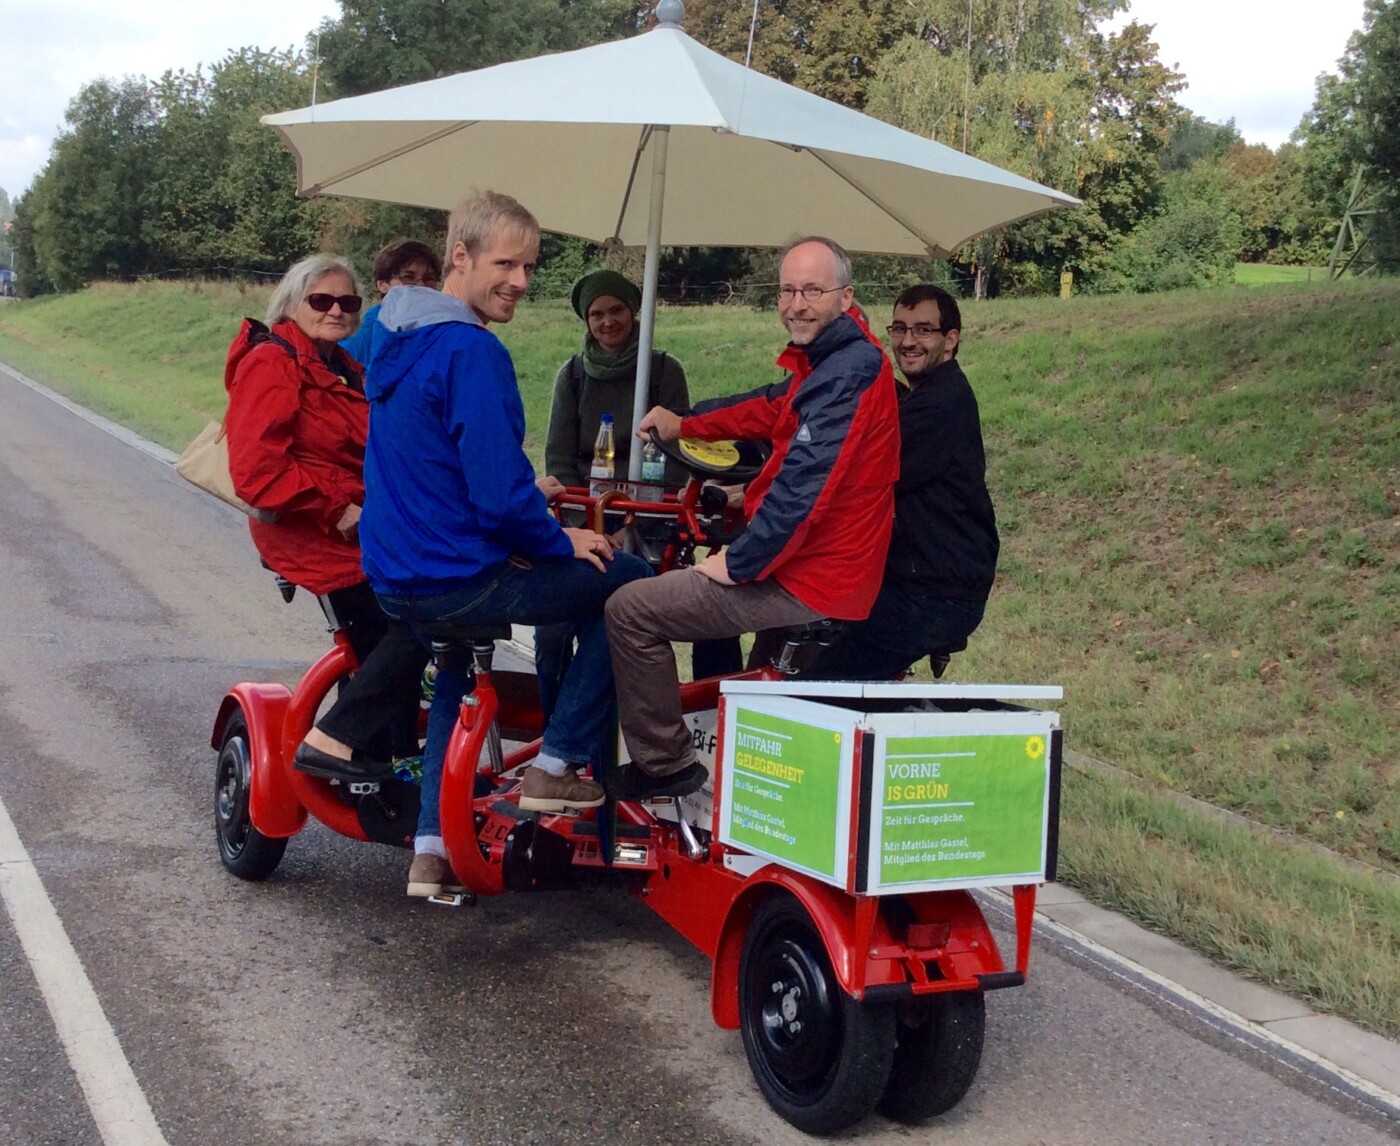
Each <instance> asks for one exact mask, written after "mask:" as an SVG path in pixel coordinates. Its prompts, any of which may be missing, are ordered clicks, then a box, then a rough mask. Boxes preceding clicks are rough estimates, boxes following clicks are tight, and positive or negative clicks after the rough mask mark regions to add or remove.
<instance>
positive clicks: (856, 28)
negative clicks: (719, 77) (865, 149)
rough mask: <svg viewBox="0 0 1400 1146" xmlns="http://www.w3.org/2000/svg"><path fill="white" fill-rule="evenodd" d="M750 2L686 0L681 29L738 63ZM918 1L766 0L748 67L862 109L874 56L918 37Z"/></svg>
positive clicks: (876, 60)
mask: <svg viewBox="0 0 1400 1146" xmlns="http://www.w3.org/2000/svg"><path fill="white" fill-rule="evenodd" d="M752 16H753V6H752V5H751V4H748V3H736V2H735V0H693V2H691V3H688V4H686V16H685V28H686V31H687V32H688V33H689V34H690V35H691V36H693V37H694V38H695V39H696V40H699V41H700V42H701V43H702V44H704V45H705V46H706V47H707V48H710V49H711V50H713V51H716V52H719V53H720V54H721V55H725V56H728V57H729V58H730V59H733V60H740V61H742V60H743V59H745V57H746V55H747V53H748V46H749V24H750V20H751V18H752ZM921 20H922V14H921V11H920V5H918V4H911V3H909V2H908V0H769V2H766V3H764V4H762V5H761V6H760V8H759V13H758V23H757V24H756V25H755V26H754V38H753V58H752V61H751V62H752V64H753V66H754V67H755V68H757V69H758V70H759V71H761V72H764V73H765V74H767V75H770V76H774V77H775V78H777V79H780V80H782V81H783V82H784V83H790V84H795V85H796V86H798V87H800V88H803V89H805V90H806V91H810V92H814V93H816V94H817V95H819V96H822V97H823V98H825V99H830V100H835V101H836V102H837V103H840V104H845V105H846V106H847V107H854V108H857V109H859V108H863V107H864V106H865V102H866V97H867V91H868V88H869V85H870V81H871V79H872V78H873V77H874V75H875V69H876V66H877V65H878V63H879V61H880V58H881V57H882V56H883V55H884V54H885V53H886V52H887V51H889V49H890V48H891V47H892V46H893V45H894V44H896V43H897V42H899V41H900V40H901V39H903V38H904V37H906V36H915V35H918V34H919V32H920V30H921V27H922V24H921Z"/></svg>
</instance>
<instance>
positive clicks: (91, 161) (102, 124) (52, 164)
mask: <svg viewBox="0 0 1400 1146" xmlns="http://www.w3.org/2000/svg"><path fill="white" fill-rule="evenodd" d="M65 118H66V120H67V123H68V127H67V129H66V130H65V131H64V132H63V134H62V135H60V136H59V138H58V139H57V140H56V141H55V142H54V145H53V151H52V153H51V155H50V158H49V162H48V164H47V166H46V167H45V168H44V170H43V172H41V174H40V175H39V177H38V178H37V179H36V180H35V183H34V186H33V187H32V188H31V189H30V193H29V194H27V195H26V196H25V199H26V201H30V205H31V208H32V211H33V214H32V216H29V218H28V220H27V223H28V225H29V226H31V227H32V231H31V232H30V233H31V234H32V239H33V252H34V260H35V269H36V270H37V271H39V272H40V277H41V278H42V279H43V280H44V281H47V282H51V283H52V284H53V286H54V288H56V289H58V290H75V289H77V288H78V287H81V286H82V285H84V284H85V283H87V282H88V281H90V280H91V279H93V278H99V277H103V276H112V275H132V274H137V273H140V272H142V271H144V270H145V269H146V268H147V265H148V262H149V253H150V241H149V233H148V230H147V228H146V226H145V219H144V216H143V203H144V201H145V193H146V187H147V183H148V176H149V171H150V152H151V147H152V141H153V138H154V134H155V131H156V127H157V122H156V117H155V115H154V113H153V109H152V106H151V103H150V100H149V99H148V98H147V89H146V83H145V81H144V80H141V79H132V78H128V79H125V80H122V81H117V82H114V81H110V80H105V79H100V80H95V81H93V82H92V83H90V84H87V85H86V86H84V87H83V88H82V90H81V91H80V92H79V93H78V95H77V96H76V97H75V98H74V99H73V101H72V102H71V103H70V104H69V105H68V111H67V113H66V116H65Z"/></svg>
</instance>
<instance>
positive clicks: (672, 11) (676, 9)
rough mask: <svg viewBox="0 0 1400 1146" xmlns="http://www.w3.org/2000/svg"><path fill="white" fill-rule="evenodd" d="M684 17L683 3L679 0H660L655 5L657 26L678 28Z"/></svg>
mask: <svg viewBox="0 0 1400 1146" xmlns="http://www.w3.org/2000/svg"><path fill="white" fill-rule="evenodd" d="M684 19H685V5H684V4H682V3H681V0H661V3H659V4H658V5H657V6H656V24H657V27H660V28H665V27H672V28H679V27H680V26H681V21H682V20H684Z"/></svg>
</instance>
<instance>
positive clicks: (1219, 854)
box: [0, 281, 1400, 1036]
mask: <svg viewBox="0 0 1400 1146" xmlns="http://www.w3.org/2000/svg"><path fill="white" fill-rule="evenodd" d="M265 297H266V296H265V294H264V293H261V292H253V291H249V292H248V293H247V294H243V293H242V292H239V291H237V290H236V289H235V288H231V287H201V288H192V287H180V286H141V287H122V288H114V287H107V288H95V289H93V290H90V291H87V292H83V293H82V294H79V295H76V296H70V297H66V298H59V299H52V300H45V301H41V302H34V303H23V304H17V305H13V306H10V307H6V308H4V309H0V359H4V360H5V361H8V362H10V363H12V364H13V365H15V366H17V367H19V368H20V369H23V370H26V371H27V372H29V373H31V374H33V375H35V376H36V377H39V378H41V379H42V380H44V381H47V382H49V383H50V384H53V385H55V386H58V387H59V388H61V389H63V390H64V391H65V392H67V393H69V394H71V395H73V396H74V397H75V398H77V399H78V400H80V401H83V402H85V403H87V404H89V405H92V406H94V407H96V408H98V409H101V410H102V411H103V412H104V413H107V414H108V415H109V416H113V417H116V418H118V419H119V420H121V421H124V422H127V423H129V424H131V425H133V426H135V427H136V428H138V429H140V430H142V431H143V432H145V433H148V434H151V435H152V436H154V437H156V438H158V439H159V440H161V441H164V442H165V443H166V444H167V445H171V446H173V447H176V448H178V447H179V446H180V445H182V444H183V443H184V442H185V441H186V440H187V439H188V438H189V437H191V436H192V435H193V434H194V432H195V431H196V430H197V429H198V428H199V426H201V425H202V424H203V423H204V421H205V420H206V419H207V418H208V417H210V416H215V415H218V414H219V413H221V412H222V406H223V396H222V387H221V385H220V380H221V378H222V357H223V353H224V349H225V347H226V345H227V342H228V338H229V337H230V335H231V333H232V330H233V329H234V326H235V319H236V316H237V315H238V314H240V313H244V312H249V311H251V312H252V313H257V312H259V311H260V309H261V307H262V304H263V300H264V298H265ZM964 317H965V332H964V333H965V350H964V352H963V354H962V359H963V362H964V365H965V367H966V369H967V371H968V373H969V375H970V377H971V379H972V381H973V385H974V386H975V387H976V389H977V391H978V395H979V398H980V401H981V404H982V410H983V419H984V427H985V432H986V437H987V446H988V454H989V458H990V465H991V471H992V475H991V478H992V485H993V495H994V497H995V498H996V501H997V505H998V510H999V515H1000V519H1001V524H1002V533H1003V556H1002V563H1001V572H1000V575H999V577H998V581H997V588H996V590H995V592H994V594H993V598H992V603H991V607H990V609H989V611H988V616H987V620H986V622H985V623H984V625H983V627H982V629H981V630H980V631H979V633H978V635H977V637H976V638H975V639H974V641H973V643H972V647H971V649H969V651H968V652H967V653H965V654H963V655H962V656H961V657H959V658H958V661H956V662H955V664H954V672H955V674H956V675H957V676H958V677H959V678H961V679H987V680H1024V681H1046V680H1049V681H1055V682H1058V683H1061V684H1063V685H1064V686H1065V691H1066V701H1065V703H1064V706H1063V711H1064V714H1065V722H1066V728H1067V733H1068V742H1069V744H1070V745H1071V746H1072V747H1074V748H1077V749H1078V750H1079V751H1081V752H1084V753H1086V754H1088V755H1090V756H1093V757H1098V758H1100V759H1103V760H1106V761H1110V762H1112V763H1113V764H1114V765H1116V766H1117V767H1118V768H1119V769H1122V770H1123V771H1125V772H1126V773H1128V774H1129V776H1128V777H1127V778H1124V777H1122V776H1118V775H1115V774H1113V773H1101V772H1097V771H1093V772H1087V773H1086V772H1082V771H1071V772H1069V773H1068V774H1067V776H1066V783H1065V802H1064V833H1063V837H1062V838H1063V848H1062V873H1063V875H1064V877H1065V878H1066V880H1067V881H1068V882H1071V883H1073V884H1075V885H1076V886H1079V887H1081V888H1082V889H1084V890H1085V891H1086V892H1088V893H1089V894H1090V895H1092V896H1093V897H1094V898H1095V899H1096V900H1098V901H1100V902H1102V903H1105V904H1107V905H1109V906H1113V907H1116V908H1118V909H1121V910H1123V911H1126V912H1127V913H1129V914H1131V915H1133V916H1135V917H1137V918H1139V919H1141V920H1143V921H1145V922H1146V923H1148V924H1150V925H1151V926H1153V927H1155V928H1157V929H1159V930H1161V931H1164V932H1166V933H1168V934H1171V935H1174V936H1177V937H1179V938H1182V939H1184V940H1185V941H1187V942H1189V943H1191V944H1193V945H1194V946H1196V947H1197V948H1199V949H1200V950H1202V951H1204V952H1206V953H1208V954H1210V955H1212V956H1213V957H1215V958H1217V959H1218V960H1220V961H1221V962H1223V963H1225V964H1226V965H1228V966H1231V967H1233V968H1235V969H1237V970H1240V971H1243V972H1245V973H1247V974H1250V975H1252V976H1254V977H1256V978H1258V979H1260V980H1261V981H1264V982H1269V983H1274V984H1277V985H1279V986H1281V987H1282V988H1284V989H1286V990H1289V991H1292V992H1293V993H1295V994H1298V995H1300V996H1303V997H1305V998H1307V999H1309V1000H1311V1001H1312V1002H1314V1003H1315V1004H1316V1005H1317V1006H1319V1007H1321V1008H1324V1009H1329V1010H1335V1011H1338V1012H1340V1013H1342V1014H1346V1015H1349V1016H1351V1017H1353V1018H1356V1019H1358V1020H1360V1021H1361V1022H1363V1023H1365V1024H1366V1025H1368V1026H1370V1027H1372V1028H1373V1029H1376V1030H1379V1031H1382V1032H1384V1033H1387V1034H1389V1035H1392V1036H1396V1035H1400V884H1398V883H1397V882H1396V880H1395V879H1394V878H1393V876H1394V874H1395V873H1397V872H1400V792H1398V791H1397V779H1400V774H1398V773H1397V760H1396V756H1397V751H1396V750H1397V747H1400V735H1397V733H1398V732H1400V683H1397V682H1400V545H1397V521H1400V517H1397V514H1400V434H1397V430H1396V427H1397V425H1400V410H1397V402H1398V399H1400V364H1398V363H1397V350H1396V338H1395V331H1396V330H1397V329H1400V283H1395V282H1384V281H1381V282H1373V283H1361V284H1357V283H1349V284H1345V285H1343V286H1342V287H1327V288H1321V287H1319V286H1317V285H1316V284H1314V285H1313V286H1312V287H1311V288H1309V287H1307V286H1306V285H1301V286H1297V285H1295V286H1287V285H1285V286H1264V287H1258V288H1252V289H1248V290H1246V289H1237V290H1223V291H1214V292H1209V293H1181V294H1174V295H1169V296H1140V297H1133V298H1111V299H1074V300H1071V301H1069V302H1061V301H1060V300H1045V301H1028V302H997V303H992V304H984V305H974V304H968V306H967V307H966V310H965V312H964ZM876 319H877V321H878V322H880V323H881V324H883V321H884V315H883V314H878V315H876ZM502 333H503V335H504V336H505V337H506V340H507V342H508V343H509V344H510V346H511V348H512V351H513V352H514V354H515V356H516V360H517V363H518V365H519V370H520V376H521V382H522V390H523V392H524V394H525V402H526V410H527V416H528V419H529V423H530V427H531V437H530V441H529V443H528V445H529V447H530V450H531V453H532V454H533V455H534V456H535V457H536V459H538V457H539V455H540V452H541V444H542V435H543V431H544V419H545V417H546V413H547V409H548V390H549V386H550V383H551V380H552V378H553V375H554V371H555V370H556V368H557V366H558V364H559V363H560V362H561V361H562V360H563V359H564V358H565V357H566V356H567V355H568V354H569V353H570V352H572V351H573V350H574V349H575V347H576V345H577V343H578V341H579V338H580V335H581V326H580V324H579V323H578V322H577V320H576V319H574V317H573V315H572V314H571V313H570V312H569V311H568V310H567V309H566V308H565V307H564V306H563V305H562V304H543V305H538V306H536V305H532V306H528V307H526V308H524V309H523V310H522V312H521V314H520V317H519V318H518V319H517V320H516V322H515V323H513V324H512V325H511V326H509V327H506V328H504V329H503V331H502ZM658 342H659V344H660V345H661V346H663V347H664V348H666V349H667V350H668V351H670V352H671V353H673V354H675V355H676V356H677V357H679V358H680V359H681V360H682V361H683V362H684V363H685V365H686V368H687V371H688V373H689V374H690V376H691V379H692V390H693V393H695V394H696V395H697V396H704V395H707V394H713V393H718V392H728V391H734V390H739V389H744V388H748V387H752V386H755V385H758V384H761V383H763V382H765V381H768V380H771V379H772V378H773V376H774V375H773V370H772V366H771V361H772V356H773V354H774V352H775V351H776V349H777V347H778V346H779V344H780V342H781V335H780V330H779V327H778V324H777V319H776V317H775V316H774V315H773V314H771V313H769V314H755V313H752V312H749V311H746V310H741V309H736V308H697V309H666V310H664V311H663V312H662V314H661V316H660V318H659V321H658ZM1181 794H1188V795H1190V796H1193V797H1196V798H1198V799H1200V800H1203V801H1207V802H1209V803H1211V804H1215V805H1217V806H1219V807H1222V808H1227V809H1230V810H1232V811H1234V812H1237V813H1240V814H1241V815H1243V816H1246V817H1249V818H1250V819H1252V820H1254V821H1257V822H1258V823H1260V824H1263V825H1267V826H1268V827H1270V828H1273V829H1276V831H1275V832H1272V833H1263V832H1258V831H1253V830H1250V829H1249V828H1246V827H1242V826H1240V825H1239V824H1238V823H1235V822H1229V821H1224V820H1221V819H1220V818H1218V817H1215V816H1213V815H1211V814H1209V813H1205V812H1202V811H1200V810H1199V809H1195V808H1192V807H1190V806H1186V805H1184V804H1183V803H1182V801H1181V800H1180V799H1179V796H1180V795H1181ZM1313 844H1316V845H1322V846H1324V847H1326V848H1330V849H1332V850H1334V851H1336V852H1339V853H1342V854H1343V855H1346V856H1349V857H1352V858H1354V859H1357V860H1360V861H1363V862H1364V863H1366V864H1370V865H1372V866H1373V867H1375V868H1379V869H1384V872H1387V873H1390V874H1389V875H1388V876H1387V875H1373V874H1359V873H1358V871H1357V870H1355V869H1353V868H1350V867H1347V866H1345V865H1343V864H1341V863H1339V862H1338V861H1337V860H1335V859H1329V858H1327V857H1326V856H1325V855H1323V854H1321V853H1319V852H1317V851H1316V850H1314V849H1313V848H1312V847H1310V846H1309V845H1313Z"/></svg>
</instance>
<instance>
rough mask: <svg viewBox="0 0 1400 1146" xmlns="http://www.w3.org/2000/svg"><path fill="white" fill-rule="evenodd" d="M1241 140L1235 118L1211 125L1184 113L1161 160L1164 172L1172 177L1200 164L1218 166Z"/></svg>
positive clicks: (1170, 137) (1163, 150) (1174, 126)
mask: <svg viewBox="0 0 1400 1146" xmlns="http://www.w3.org/2000/svg"><path fill="white" fill-rule="evenodd" d="M1242 139H1243V137H1242V136H1241V135H1240V133H1239V129H1238V128H1236V127H1235V121H1234V119H1233V118H1231V119H1228V120H1226V121H1225V122H1224V123H1212V122H1211V121H1210V120H1208V119H1206V118H1205V117H1203V116H1199V115H1193V114H1192V113H1191V112H1188V111H1184V110H1183V112H1182V114H1181V115H1180V116H1178V117H1177V119H1176V121H1175V122H1174V123H1173V124H1172V126H1171V128H1170V130H1169V131H1168V133H1167V142H1166V146H1165V147H1163V148H1162V153H1161V155H1160V156H1159V160H1160V162H1161V164H1162V171H1163V172H1164V173H1165V174H1168V175H1170V174H1172V173H1173V172H1176V171H1189V170H1191V168H1192V167H1194V166H1195V165H1196V164H1197V163H1199V162H1200V161H1201V160H1205V161H1207V162H1219V161H1220V160H1222V159H1224V158H1225V154H1226V152H1228V151H1229V150H1230V148H1232V147H1233V146H1234V145H1235V144H1237V143H1240V142H1241V141H1242Z"/></svg>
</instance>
